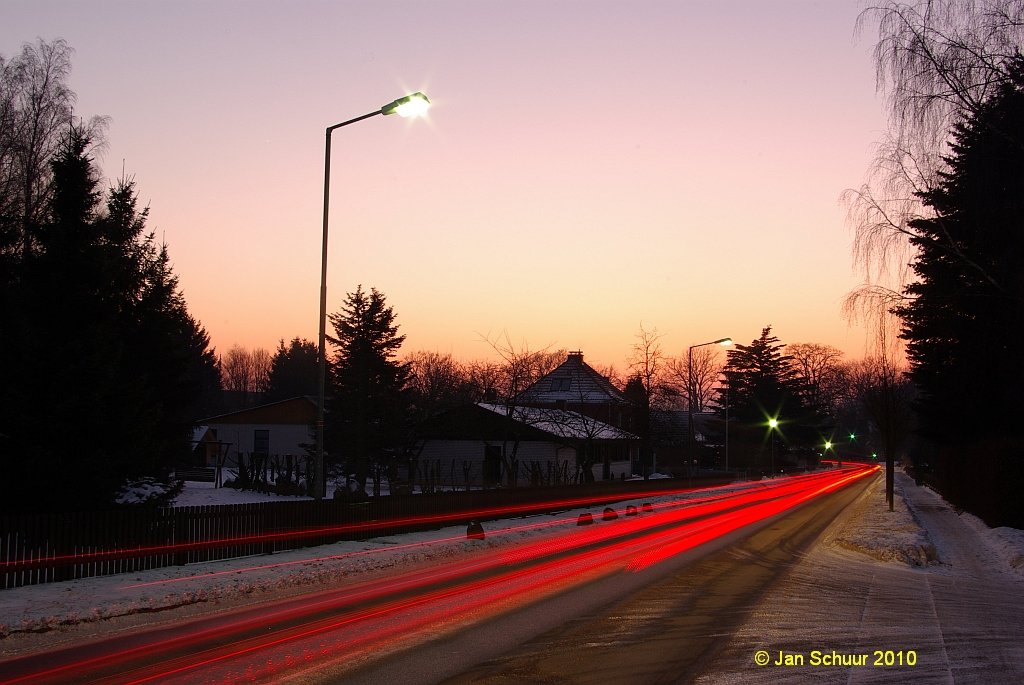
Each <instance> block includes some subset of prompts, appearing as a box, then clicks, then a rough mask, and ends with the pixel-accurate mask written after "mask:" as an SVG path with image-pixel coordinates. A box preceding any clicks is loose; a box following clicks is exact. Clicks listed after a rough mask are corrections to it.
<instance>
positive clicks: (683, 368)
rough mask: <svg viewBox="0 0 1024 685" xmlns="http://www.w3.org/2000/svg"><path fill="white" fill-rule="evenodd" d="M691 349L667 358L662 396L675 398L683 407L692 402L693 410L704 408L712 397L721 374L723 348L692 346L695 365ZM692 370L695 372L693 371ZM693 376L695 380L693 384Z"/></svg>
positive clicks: (666, 398)
mask: <svg viewBox="0 0 1024 685" xmlns="http://www.w3.org/2000/svg"><path fill="white" fill-rule="evenodd" d="M690 357H691V354H690V353H689V351H687V352H684V353H682V354H680V355H679V356H678V357H669V358H668V359H667V360H666V363H665V367H666V373H665V381H664V383H663V388H665V390H663V392H662V394H663V399H665V400H670V402H669V403H671V400H673V399H674V400H676V404H677V405H679V404H681V405H682V407H683V408H685V407H688V406H691V401H692V407H693V411H695V412H702V411H704V410H705V408H706V407H707V405H708V401H709V400H710V399H711V397H712V395H713V393H714V389H715V386H716V385H717V384H718V379H719V377H720V376H721V375H722V367H723V364H722V354H721V351H720V350H718V349H716V348H713V347H708V346H699V347H695V348H693V352H692V357H693V368H692V370H691V368H690ZM691 371H692V374H693V375H692V376H691V375H690V374H691ZM691 379H692V381H693V382H692V384H691Z"/></svg>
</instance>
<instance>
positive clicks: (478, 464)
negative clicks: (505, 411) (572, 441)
mask: <svg viewBox="0 0 1024 685" xmlns="http://www.w3.org/2000/svg"><path fill="white" fill-rule="evenodd" d="M513 445H514V443H513V442H511V441H509V442H505V443H503V442H502V441H501V440H427V441H425V442H424V444H423V449H422V451H421V452H420V455H419V463H420V466H421V471H422V469H423V468H424V467H425V466H426V465H427V464H431V465H433V467H434V469H435V472H436V473H437V477H438V481H437V482H436V484H437V485H443V486H456V487H458V486H464V485H465V484H466V479H465V472H464V470H463V466H464V465H465V464H469V468H470V471H469V474H470V477H469V484H470V485H471V486H481V485H483V477H484V460H485V457H486V454H487V448H488V447H489V446H490V447H499V448H500V447H503V448H504V454H506V455H511V452H512V449H513ZM516 459H517V460H518V461H519V484H521V485H528V484H529V481H530V471H529V468H530V463H531V462H535V461H536V462H539V463H540V467H541V470H542V471H543V472H544V473H545V474H546V473H547V469H548V467H549V465H550V466H551V468H555V467H556V465H558V464H560V463H562V462H567V463H568V464H569V475H570V477H571V476H572V475H573V474H574V473H575V465H576V450H574V449H573V448H572V447H566V446H564V445H558V444H556V443H552V442H543V441H532V440H523V441H520V442H519V446H518V448H517V449H516ZM501 482H502V484H507V483H508V477H507V474H506V473H505V472H504V470H503V471H502V478H501Z"/></svg>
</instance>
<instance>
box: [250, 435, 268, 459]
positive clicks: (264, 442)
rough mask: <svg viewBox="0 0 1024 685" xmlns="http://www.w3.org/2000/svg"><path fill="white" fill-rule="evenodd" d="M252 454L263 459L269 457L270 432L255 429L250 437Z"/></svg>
mask: <svg viewBox="0 0 1024 685" xmlns="http://www.w3.org/2000/svg"><path fill="white" fill-rule="evenodd" d="M252 453H253V454H257V455H260V456H263V457H266V456H269V455H270V431H269V430H267V429H266V428H257V429H256V431H255V433H254V434H253V436H252Z"/></svg>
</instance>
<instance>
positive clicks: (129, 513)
mask: <svg viewBox="0 0 1024 685" xmlns="http://www.w3.org/2000/svg"><path fill="white" fill-rule="evenodd" d="M709 484H711V482H709V481H706V480H705V481H702V482H701V483H700V485H701V486H706V485H709ZM694 485H697V482H696V480H695V481H694ZM680 487H684V484H683V482H681V481H671V480H654V481H630V482H614V481H611V482H602V483H593V484H587V485H574V486H567V487H558V488H555V487H549V488H515V489H497V490H476V491H470V492H443V493H435V494H430V495H389V496H384V497H375V498H372V499H371V500H370V501H368V502H363V503H357V504H352V503H343V502H336V501H332V500H322V501H317V500H293V501H282V502H263V503H258V504H234V505H219V506H201V507H173V508H165V509H143V508H140V509H120V510H114V511H102V512H83V513H73V514H26V515H0V589H4V588H13V587H19V586H23V585H34V584H39V583H51V582H58V581H63V580H72V579H76V578H87V577H92V576H99V575H109V574H115V573H128V572H135V571H144V570H147V569H153V568H160V567H165V566H177V565H184V564H191V563H198V562H204V561H214V560H218V559H230V558H236V557H242V556H249V555H254V554H268V553H273V552H280V551H284V550H289V549H296V548H299V547H309V546H315V545H323V544H329V543H332V542H337V541H339V540H360V539H367V538H370V537H379V536H385V535H394V534H396V533H400V532H410V531H414V530H424V529H431V528H439V527H442V526H445V525H457V524H461V525H465V524H467V523H468V522H469V520H470V519H475V520H488V519H496V518H506V517H509V516H516V515H520V514H524V513H529V512H538V511H549V510H552V509H565V508H569V507H571V506H573V502H574V501H576V500H586V499H594V500H595V503H597V502H606V501H614V500H616V499H618V500H621V499H630V498H638V497H643V496H645V495H647V494H652V493H655V492H658V491H663V490H669V489H677V488H680ZM583 506H585V505H583Z"/></svg>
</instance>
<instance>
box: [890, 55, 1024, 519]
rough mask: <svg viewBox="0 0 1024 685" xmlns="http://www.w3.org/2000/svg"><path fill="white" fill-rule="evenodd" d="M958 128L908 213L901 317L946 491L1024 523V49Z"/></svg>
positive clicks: (922, 417) (924, 427) (924, 425)
mask: <svg viewBox="0 0 1024 685" xmlns="http://www.w3.org/2000/svg"><path fill="white" fill-rule="evenodd" d="M1008 73H1009V75H1010V78H1009V80H1008V82H1006V83H1003V84H1002V85H1001V86H1000V87H999V89H998V91H997V92H996V93H995V95H994V96H993V97H992V98H991V99H989V100H988V101H987V102H985V103H984V104H983V105H982V106H981V107H980V108H979V109H978V110H977V112H976V113H974V114H972V115H971V116H970V117H969V118H967V119H966V120H965V121H963V122H962V123H961V124H960V125H958V126H956V128H955V129H954V131H953V142H952V145H951V152H950V154H949V155H948V156H947V157H946V163H947V166H948V168H947V170H946V171H945V172H944V173H943V174H942V177H941V182H940V183H938V184H937V185H936V187H934V188H931V189H929V190H928V191H927V192H925V193H922V195H921V197H922V199H923V201H924V203H925V205H926V206H927V207H929V208H931V209H932V210H933V212H934V215H933V216H932V217H930V218H924V219H918V220H916V221H913V222H912V223H911V228H912V229H913V231H914V235H913V237H912V238H911V243H912V244H913V245H914V247H915V248H916V249H917V253H916V257H915V259H914V261H913V262H912V265H911V266H912V267H913V269H914V272H915V273H916V275H917V277H918V279H917V280H916V281H915V282H913V283H911V284H910V285H909V286H907V288H906V294H907V295H908V296H909V298H910V301H909V303H908V304H906V305H905V306H903V307H901V308H899V309H898V310H897V313H898V314H899V315H900V317H901V318H902V320H903V327H904V328H903V337H904V339H906V340H907V355H908V357H909V359H910V362H911V371H910V375H911V378H912V380H913V381H914V383H915V384H916V386H917V387H918V389H919V391H920V396H919V401H918V403H917V409H918V418H919V426H920V430H921V432H922V434H923V436H924V437H925V438H927V439H928V440H929V441H930V444H931V446H932V449H931V450H930V453H931V459H930V461H932V462H933V463H935V462H937V464H936V466H937V468H938V471H939V477H940V479H941V481H942V483H941V484H940V485H941V487H943V493H944V494H945V495H946V496H947V497H949V498H950V499H951V501H955V502H956V503H957V504H959V505H961V506H965V507H968V508H971V509H972V510H973V511H975V512H976V513H980V514H981V515H983V516H984V517H985V518H987V519H988V520H989V522H990V523H996V522H1001V523H1003V524H1006V523H1009V525H1022V524H1024V504H1020V497H1019V491H1020V487H1021V486H1022V485H1024V441H1022V440H1021V439H1020V438H1019V437H1018V435H1019V433H1020V431H1019V428H1018V426H1019V423H1018V422H1019V420H1020V409H1021V401H1020V392H1021V387H1022V385H1024V342H1022V341H1024V338H1022V337H1021V335H1022V332H1024V271H1022V269H1021V264H1022V263H1024V231H1022V230H1021V217H1024V58H1022V57H1020V56H1018V57H1017V58H1016V59H1015V60H1013V61H1012V64H1010V65H1009V67H1008Z"/></svg>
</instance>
